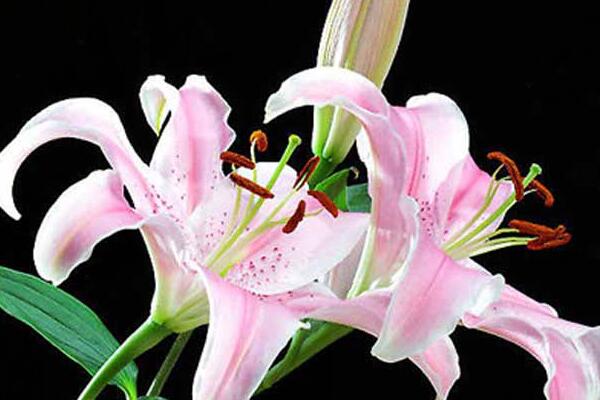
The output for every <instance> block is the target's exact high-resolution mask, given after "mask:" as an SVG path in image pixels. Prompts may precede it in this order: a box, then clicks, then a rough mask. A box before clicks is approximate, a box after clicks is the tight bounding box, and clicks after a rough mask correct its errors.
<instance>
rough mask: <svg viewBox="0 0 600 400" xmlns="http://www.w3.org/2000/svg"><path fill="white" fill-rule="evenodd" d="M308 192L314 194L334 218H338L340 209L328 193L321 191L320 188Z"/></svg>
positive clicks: (310, 194)
mask: <svg viewBox="0 0 600 400" xmlns="http://www.w3.org/2000/svg"><path fill="white" fill-rule="evenodd" d="M307 193H308V195H309V196H312V197H314V198H315V199H317V201H318V202H319V203H321V205H322V206H323V208H324V209H325V210H327V212H328V213H329V214H331V215H332V216H333V217H334V218H337V216H338V215H339V210H338V208H337V206H336V205H335V203H334V202H333V200H331V199H330V198H329V196H327V194H326V193H324V192H320V191H318V190H309V191H308V192H307Z"/></svg>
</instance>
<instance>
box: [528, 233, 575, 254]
mask: <svg viewBox="0 0 600 400" xmlns="http://www.w3.org/2000/svg"><path fill="white" fill-rule="evenodd" d="M571 237H572V236H571V234H570V233H569V232H563V233H561V234H558V235H557V236H556V237H555V238H551V239H550V238H543V237H539V238H537V239H535V240H532V241H531V242H529V243H527V248H528V249H529V250H534V251H535V250H548V249H553V248H555V247H560V246H564V245H565V244H567V243H569V242H570V241H571Z"/></svg>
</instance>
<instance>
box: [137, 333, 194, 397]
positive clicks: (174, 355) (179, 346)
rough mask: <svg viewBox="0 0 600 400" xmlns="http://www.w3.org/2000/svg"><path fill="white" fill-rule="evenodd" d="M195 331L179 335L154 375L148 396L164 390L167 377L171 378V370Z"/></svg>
mask: <svg viewBox="0 0 600 400" xmlns="http://www.w3.org/2000/svg"><path fill="white" fill-rule="evenodd" d="M193 332H194V331H193V330H190V331H187V332H184V333H181V334H180V335H178V336H177V339H175V341H174V342H173V345H172V346H171V350H169V353H168V354H167V357H166V358H165V360H164V361H163V363H162V365H161V366H160V369H159V370H158V373H157V374H156V376H155V377H154V380H153V381H152V384H151V385H150V389H148V393H147V394H146V396H148V397H152V396H159V395H160V392H162V389H163V387H164V386H165V383H166V382H167V379H169V376H170V375H171V372H173V368H174V367H175V363H177V360H178V359H179V356H180V355H181V352H182V351H183V349H184V348H185V345H186V344H187V342H188V341H189V340H190V337H192V333H193Z"/></svg>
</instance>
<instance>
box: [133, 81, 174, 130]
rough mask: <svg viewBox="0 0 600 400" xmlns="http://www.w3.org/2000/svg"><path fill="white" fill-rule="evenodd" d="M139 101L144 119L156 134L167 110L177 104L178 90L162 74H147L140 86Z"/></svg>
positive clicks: (169, 110)
mask: <svg viewBox="0 0 600 400" xmlns="http://www.w3.org/2000/svg"><path fill="white" fill-rule="evenodd" d="M140 103H141V105H142V110H143V111H144V115H145V116H146V121H148V125H150V127H151V128H152V130H153V131H154V132H155V133H156V134H157V135H158V134H159V133H160V130H161V128H162V126H163V123H164V122H165V120H166V119H167V116H168V115H169V112H171V111H172V110H176V109H177V107H178V104H179V92H178V91H177V89H175V88H174V87H173V86H171V85H169V84H168V83H166V82H165V77H164V76H162V75H152V76H149V77H148V78H147V79H146V81H145V82H144V84H143V85H142V87H141V88H140Z"/></svg>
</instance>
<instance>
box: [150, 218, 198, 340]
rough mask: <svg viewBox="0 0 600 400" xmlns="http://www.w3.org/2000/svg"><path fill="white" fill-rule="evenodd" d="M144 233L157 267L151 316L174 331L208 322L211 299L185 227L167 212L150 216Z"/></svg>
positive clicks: (181, 330)
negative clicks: (200, 274)
mask: <svg viewBox="0 0 600 400" xmlns="http://www.w3.org/2000/svg"><path fill="white" fill-rule="evenodd" d="M141 230H142V235H143V237H144V240H145V242H146V247H147V248H148V252H149V254H150V258H151V261H152V266H153V268H154V281H155V282H156V288H155V290H154V296H153V298H152V307H151V314H152V319H153V320H154V321H156V322H158V323H161V324H163V325H165V326H166V327H168V328H169V329H170V330H172V331H173V332H185V331H188V330H190V329H194V328H196V327H198V326H200V325H203V324H205V323H206V322H208V312H209V309H208V308H209V307H208V298H207V296H206V288H205V287H204V284H203V280H202V278H201V277H200V276H199V272H198V270H199V269H200V267H198V266H197V264H196V262H197V261H196V254H195V253H190V249H191V250H192V251H194V250H195V249H196V248H197V245H196V244H195V243H194V242H190V240H192V238H190V237H189V235H187V232H186V230H185V229H184V227H182V226H180V225H179V224H178V223H177V222H175V221H174V220H173V219H172V218H170V217H169V216H167V215H157V216H155V217H151V218H149V219H148V220H147V221H146V222H145V224H144V225H143V226H142V229H141Z"/></svg>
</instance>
